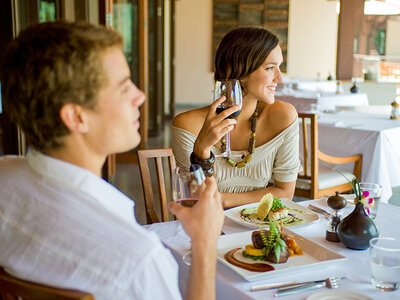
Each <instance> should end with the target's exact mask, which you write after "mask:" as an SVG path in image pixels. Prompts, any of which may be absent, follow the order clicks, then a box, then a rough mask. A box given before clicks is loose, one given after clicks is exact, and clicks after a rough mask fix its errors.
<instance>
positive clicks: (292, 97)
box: [276, 91, 368, 112]
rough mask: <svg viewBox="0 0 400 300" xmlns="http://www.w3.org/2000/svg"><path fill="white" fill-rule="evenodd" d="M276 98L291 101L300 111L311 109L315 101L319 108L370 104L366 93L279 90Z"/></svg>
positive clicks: (327, 108) (333, 108)
mask: <svg viewBox="0 0 400 300" xmlns="http://www.w3.org/2000/svg"><path fill="white" fill-rule="evenodd" d="M276 98H277V99H279V100H282V101H285V102H289V103H291V104H292V105H293V106H294V107H295V108H296V110H297V111H298V112H306V111H310V110H311V104H313V103H315V104H316V105H317V107H318V109H319V110H321V111H324V110H335V109H336V108H337V107H339V106H343V107H344V106H365V105H368V96H367V94H365V93H357V94H350V93H343V94H335V93H323V94H318V93H317V92H313V91H292V92H291V93H285V92H278V93H277V94H276Z"/></svg>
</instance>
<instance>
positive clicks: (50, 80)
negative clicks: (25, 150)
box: [0, 21, 123, 151]
mask: <svg viewBox="0 0 400 300" xmlns="http://www.w3.org/2000/svg"><path fill="white" fill-rule="evenodd" d="M122 45H123V39H122V37H121V35H120V34H118V33H117V32H115V31H113V30H112V29H108V28H106V27H104V26H97V25H92V24H87V23H69V22H65V21H59V22H51V23H42V24H38V25H33V26H30V27H29V28H27V29H25V30H23V31H22V32H21V33H20V34H19V36H18V37H17V38H16V39H15V40H14V41H12V42H11V43H10V45H9V47H8V49H7V51H6V54H5V57H4V61H3V65H2V68H1V70H0V80H1V82H2V89H1V90H2V95H3V101H4V109H5V111H7V113H8V114H9V115H10V118H11V119H12V120H13V121H14V122H15V123H16V124H18V125H19V126H20V128H21V129H22V131H23V132H24V133H25V135H26V136H27V138H28V141H29V142H30V144H31V145H32V146H33V147H35V148H36V149H38V150H42V151H43V150H46V149H52V148H56V147H59V146H61V145H62V137H63V136H65V135H67V134H69V130H68V129H67V127H66V126H65V125H64V123H63V122H62V120H61V118H60V115H59V112H60V109H61V108H62V106H63V105H65V104H66V103H74V104H78V105H81V106H82V107H85V108H90V109H93V108H95V107H96V104H97V98H98V93H99V91H100V89H101V88H102V87H103V86H104V85H105V84H106V82H107V77H106V75H105V70H104V69H103V64H102V57H103V55H104V54H105V52H107V51H108V50H110V49H111V48H114V47H117V48H122Z"/></svg>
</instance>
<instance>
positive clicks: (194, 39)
mask: <svg viewBox="0 0 400 300" xmlns="http://www.w3.org/2000/svg"><path fill="white" fill-rule="evenodd" d="M175 16H176V19H175V20H176V23H175V28H176V29H175V40H176V41H175V103H176V104H177V105H179V104H182V103H185V104H189V105H196V104H197V105H199V103H200V104H206V103H210V102H211V101H212V90H213V73H212V72H211V66H212V62H211V60H212V58H211V48H212V44H211V42H212V34H211V33H212V0H180V1H176V2H175Z"/></svg>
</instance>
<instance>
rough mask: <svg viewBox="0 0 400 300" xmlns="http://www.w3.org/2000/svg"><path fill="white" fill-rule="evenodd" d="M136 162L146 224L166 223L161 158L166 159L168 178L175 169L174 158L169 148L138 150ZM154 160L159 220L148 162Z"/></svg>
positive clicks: (165, 194) (165, 192)
mask: <svg viewBox="0 0 400 300" xmlns="http://www.w3.org/2000/svg"><path fill="white" fill-rule="evenodd" d="M137 154H138V160H139V169H140V175H141V179H142V184H143V194H144V199H145V209H146V216H147V223H148V224H151V223H158V222H160V221H162V222H165V221H168V210H167V189H166V186H165V179H166V177H165V176H164V168H163V161H162V158H168V166H169V170H168V171H169V178H171V177H172V172H173V170H174V169H175V167H176V164H175V158H174V155H173V152H172V149H171V148H165V149H146V150H138V152H137ZM150 159H154V162H155V167H156V174H157V188H158V194H159V197H160V199H159V203H160V209H161V220H160V218H159V216H158V214H157V211H156V205H155V197H154V192H153V186H152V181H151V174H150V169H149V160H150Z"/></svg>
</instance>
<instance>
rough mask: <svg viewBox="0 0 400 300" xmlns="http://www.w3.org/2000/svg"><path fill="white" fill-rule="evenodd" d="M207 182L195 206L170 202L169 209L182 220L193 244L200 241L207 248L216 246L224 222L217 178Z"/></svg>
mask: <svg viewBox="0 0 400 300" xmlns="http://www.w3.org/2000/svg"><path fill="white" fill-rule="evenodd" d="M205 184H206V187H205V189H204V191H203V193H202V194H201V196H200V199H199V200H198V201H197V203H196V204H195V205H194V206H193V207H184V206H182V205H179V204H178V203H175V202H170V203H169V204H168V209H169V211H170V212H171V213H173V214H174V215H176V217H177V218H178V219H179V220H180V221H181V223H182V226H183V228H184V229H185V231H186V233H187V234H188V235H189V236H190V237H191V239H192V246H193V247H194V246H195V245H196V244H198V243H199V244H201V245H202V247H204V248H205V249H206V248H207V246H210V247H216V242H217V240H218V237H219V235H220V234H221V229H222V225H223V223H224V210H223V208H222V202H221V194H220V193H219V192H218V189H217V184H216V182H215V178H213V177H208V178H206V181H205Z"/></svg>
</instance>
